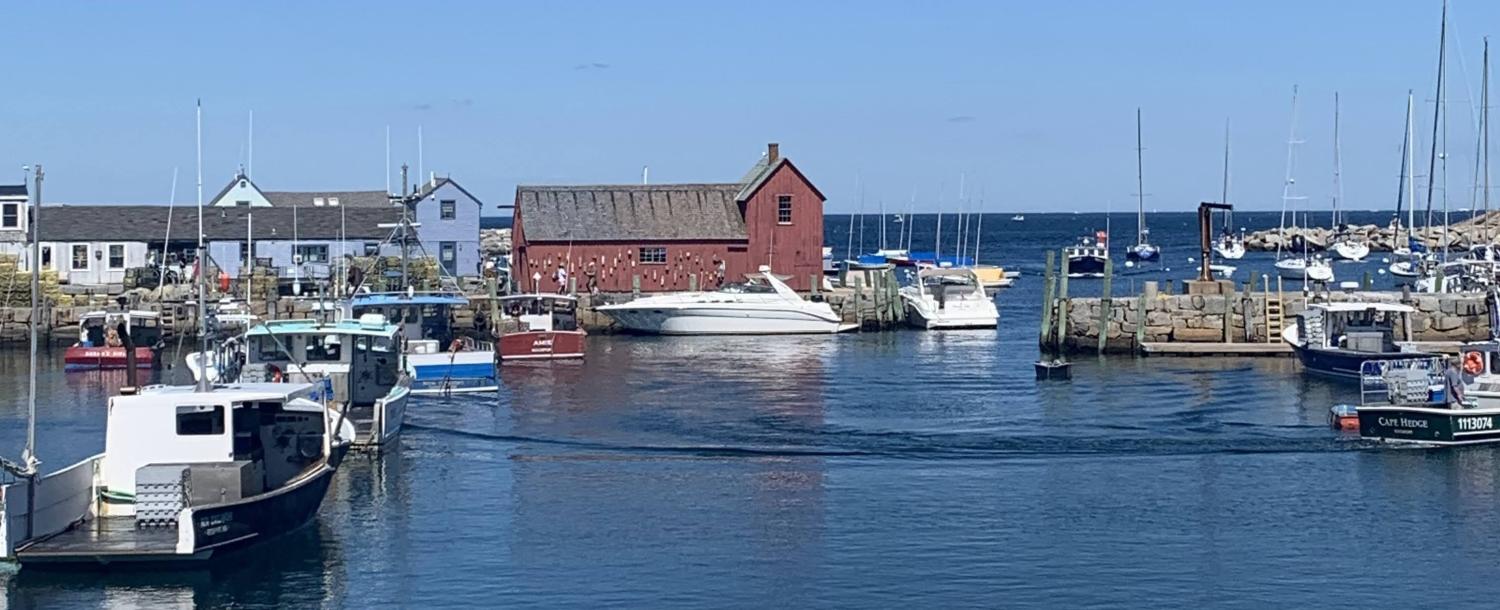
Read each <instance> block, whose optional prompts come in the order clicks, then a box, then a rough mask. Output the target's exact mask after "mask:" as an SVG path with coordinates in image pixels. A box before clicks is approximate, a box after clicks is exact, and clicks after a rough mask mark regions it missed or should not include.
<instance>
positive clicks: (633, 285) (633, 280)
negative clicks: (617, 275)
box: [630, 273, 641, 299]
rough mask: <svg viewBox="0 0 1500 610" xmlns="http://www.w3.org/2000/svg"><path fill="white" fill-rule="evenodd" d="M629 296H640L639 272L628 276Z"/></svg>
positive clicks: (636, 297) (632, 297)
mask: <svg viewBox="0 0 1500 610" xmlns="http://www.w3.org/2000/svg"><path fill="white" fill-rule="evenodd" d="M630 298H631V299H639V298H641V275H640V274H639V273H637V274H635V275H632V276H630Z"/></svg>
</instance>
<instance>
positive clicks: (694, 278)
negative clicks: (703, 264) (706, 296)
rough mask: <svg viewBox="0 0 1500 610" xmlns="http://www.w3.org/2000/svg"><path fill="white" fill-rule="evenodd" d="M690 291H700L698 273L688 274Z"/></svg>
mask: <svg viewBox="0 0 1500 610" xmlns="http://www.w3.org/2000/svg"><path fill="white" fill-rule="evenodd" d="M688 292H698V274H696V273H694V274H692V275H689V276H688Z"/></svg>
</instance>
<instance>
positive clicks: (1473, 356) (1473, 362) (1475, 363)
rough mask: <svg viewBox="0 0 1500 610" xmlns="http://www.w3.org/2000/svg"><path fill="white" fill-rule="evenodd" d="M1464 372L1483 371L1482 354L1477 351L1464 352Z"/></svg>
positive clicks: (1475, 372)
mask: <svg viewBox="0 0 1500 610" xmlns="http://www.w3.org/2000/svg"><path fill="white" fill-rule="evenodd" d="M1464 372H1465V373H1468V374H1470V375H1478V374H1480V373H1482V372H1484V356H1481V355H1479V352H1464Z"/></svg>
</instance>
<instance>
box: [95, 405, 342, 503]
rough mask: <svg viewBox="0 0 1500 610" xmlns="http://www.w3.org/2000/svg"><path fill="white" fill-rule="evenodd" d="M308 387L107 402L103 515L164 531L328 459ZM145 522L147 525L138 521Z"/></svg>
mask: <svg viewBox="0 0 1500 610" xmlns="http://www.w3.org/2000/svg"><path fill="white" fill-rule="evenodd" d="M316 390H317V387H316V386H313V385H307V384H264V383H262V384H236V385H229V386H222V387H220V388H216V389H214V390H213V391H211V392H199V391H197V389H196V388H194V387H191V386H171V387H168V386H156V387H148V388H145V389H143V390H142V391H141V392H140V393H138V394H127V395H120V396H115V397H112V398H110V400H109V412H108V415H107V418H108V426H107V428H106V432H105V438H104V457H103V459H102V461H101V464H100V467H99V473H100V478H101V480H100V482H99V499H100V501H101V502H102V504H103V506H104V507H106V510H103V511H101V514H102V515H105V516H110V515H116V516H118V515H135V517H136V521H137V522H144V521H151V522H160V523H159V524H168V523H172V522H175V520H176V517H177V514H178V513H179V512H181V510H182V509H183V508H187V507H189V506H202V505H208V504H223V503H227V502H235V501H238V500H240V499H243V498H246V497H250V496H254V495H257V494H260V493H264V492H266V491H269V490H274V489H277V488H280V487H282V486H283V485H285V484H287V483H288V482H289V481H291V480H292V479H294V478H296V477H297V476H298V475H299V474H302V473H303V472H304V471H306V470H307V469H308V468H309V467H311V466H313V465H315V464H319V463H321V462H322V461H323V459H324V456H325V453H326V452H327V434H326V431H327V429H328V426H329V422H328V421H327V418H326V417H325V410H324V408H323V405H322V404H320V403H318V402H317V401H315V400H312V399H311V398H310V397H311V396H313V395H314V394H315V392H316ZM143 524H144V523H143Z"/></svg>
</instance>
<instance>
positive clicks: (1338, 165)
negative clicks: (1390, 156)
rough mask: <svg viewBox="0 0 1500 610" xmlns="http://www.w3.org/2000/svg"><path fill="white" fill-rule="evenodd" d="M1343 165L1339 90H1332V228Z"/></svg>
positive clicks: (1341, 194) (1341, 188)
mask: <svg viewBox="0 0 1500 610" xmlns="http://www.w3.org/2000/svg"><path fill="white" fill-rule="evenodd" d="M1343 171H1344V166H1343V163H1342V161H1341V160H1340V158H1339V92H1337V91H1334V92H1333V230H1334V231H1335V232H1336V231H1338V229H1339V220H1340V218H1339V200H1340V199H1343V198H1344V183H1343V182H1342V181H1341V180H1340V174H1342V173H1343Z"/></svg>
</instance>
